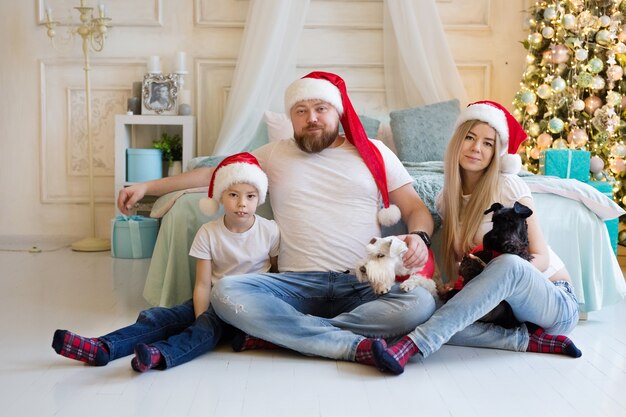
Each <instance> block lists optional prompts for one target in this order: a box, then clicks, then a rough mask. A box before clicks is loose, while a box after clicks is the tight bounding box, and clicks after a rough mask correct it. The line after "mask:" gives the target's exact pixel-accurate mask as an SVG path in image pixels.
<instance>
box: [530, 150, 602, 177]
mask: <svg viewBox="0 0 626 417" xmlns="http://www.w3.org/2000/svg"><path fill="white" fill-rule="evenodd" d="M590 160H591V153H590V152H589V151H581V150H572V149H546V150H545V151H541V154H540V155H539V173H540V174H542V175H552V176H556V177H561V178H574V179H577V180H579V181H582V182H588V181H589V161H590Z"/></svg>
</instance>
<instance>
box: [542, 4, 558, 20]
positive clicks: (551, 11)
mask: <svg viewBox="0 0 626 417" xmlns="http://www.w3.org/2000/svg"><path fill="white" fill-rule="evenodd" d="M543 18H544V19H546V20H552V19H556V9H555V8H554V7H552V6H551V7H547V8H546V10H544V12H543Z"/></svg>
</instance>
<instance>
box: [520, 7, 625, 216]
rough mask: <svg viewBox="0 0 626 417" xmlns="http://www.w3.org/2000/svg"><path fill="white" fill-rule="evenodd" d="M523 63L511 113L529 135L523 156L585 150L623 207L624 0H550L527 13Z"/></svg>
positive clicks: (534, 158) (530, 164)
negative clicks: (526, 34)
mask: <svg viewBox="0 0 626 417" xmlns="http://www.w3.org/2000/svg"><path fill="white" fill-rule="evenodd" d="M528 26H529V34H528V37H527V38H526V39H525V40H524V41H523V44H524V47H525V48H526V50H527V55H526V68H525V70H524V73H523V74H522V80H521V82H520V88H519V91H518V92H517V94H516V96H515V99H514V102H513V105H514V106H515V108H514V112H513V114H514V115H515V117H516V118H517V119H518V120H519V122H520V123H522V125H523V126H524V129H525V130H526V131H527V132H528V134H529V140H527V141H526V142H525V149H524V151H525V152H523V155H522V158H523V160H524V165H525V167H526V168H527V169H528V170H529V171H531V172H537V170H538V165H539V156H540V153H541V151H542V150H545V149H548V148H557V149H584V150H588V151H590V152H591V154H592V160H591V175H592V178H593V179H594V180H596V181H608V182H609V183H611V184H612V186H613V195H614V199H615V201H616V202H617V203H618V204H620V205H621V206H622V207H626V181H623V178H624V177H626V145H625V144H624V142H623V141H622V137H623V136H624V135H625V134H626V79H625V77H624V68H625V67H626V0H546V1H540V2H536V3H535V5H534V6H532V7H531V8H530V10H529V18H528Z"/></svg>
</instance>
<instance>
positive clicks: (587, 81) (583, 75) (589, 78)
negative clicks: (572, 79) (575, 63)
mask: <svg viewBox="0 0 626 417" xmlns="http://www.w3.org/2000/svg"><path fill="white" fill-rule="evenodd" d="M592 82H593V75H591V74H589V73H588V72H585V71H582V72H580V73H579V74H578V76H577V77H576V83H577V84H578V86H579V87H580V88H589V87H591V83H592ZM540 97H541V96H540Z"/></svg>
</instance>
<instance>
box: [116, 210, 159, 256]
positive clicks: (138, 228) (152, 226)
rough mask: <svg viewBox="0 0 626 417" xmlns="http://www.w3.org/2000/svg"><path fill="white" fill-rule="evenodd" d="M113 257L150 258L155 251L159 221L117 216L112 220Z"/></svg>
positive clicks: (140, 217) (147, 218)
mask: <svg viewBox="0 0 626 417" xmlns="http://www.w3.org/2000/svg"><path fill="white" fill-rule="evenodd" d="M111 228H112V230H111V256H113V257H114V258H124V259H139V258H150V257H151V256H152V251H154V244H155V243H156V238H157V233H158V230H159V221H158V220H157V219H151V218H149V217H143V216H121V215H120V216H117V217H115V218H114V219H112V220H111Z"/></svg>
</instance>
